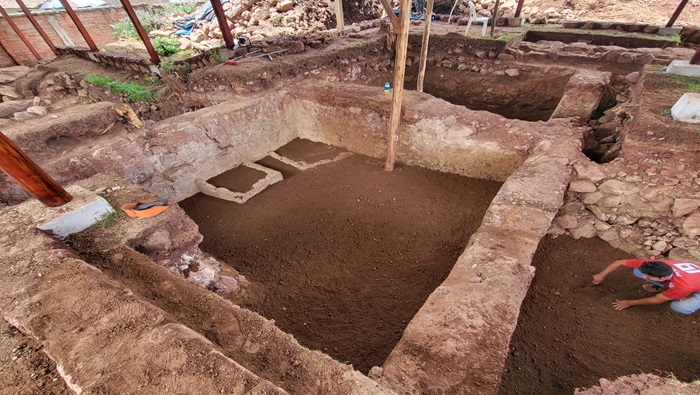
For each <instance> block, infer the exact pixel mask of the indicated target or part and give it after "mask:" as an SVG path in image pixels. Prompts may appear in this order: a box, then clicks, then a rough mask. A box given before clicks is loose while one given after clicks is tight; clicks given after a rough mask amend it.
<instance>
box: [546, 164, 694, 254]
mask: <svg viewBox="0 0 700 395" xmlns="http://www.w3.org/2000/svg"><path fill="white" fill-rule="evenodd" d="M618 161H621V162H622V160H621V159H618ZM619 164H621V165H625V164H624V163H619ZM626 165H627V166H626V167H627V168H628V170H627V171H618V172H617V173H615V174H606V173H607V171H609V170H612V168H606V167H605V166H601V165H598V164H596V163H592V162H580V163H577V164H575V165H574V169H575V171H576V178H575V179H574V180H573V181H572V182H571V183H570V185H569V191H568V195H567V197H566V201H567V203H566V204H565V205H564V206H562V209H561V210H560V213H559V215H558V216H557V218H556V219H555V220H554V222H553V225H552V228H551V229H550V231H549V233H550V234H552V235H559V234H564V233H568V234H570V235H571V236H572V237H574V238H575V239H579V238H581V237H585V238H589V237H594V236H598V237H600V238H601V239H603V240H605V241H607V242H608V243H610V245H612V246H613V247H615V248H620V249H622V250H625V251H628V252H630V253H632V254H635V255H637V256H640V257H641V256H644V257H661V256H662V255H663V256H668V257H669V259H677V260H686V259H689V260H698V259H700V241H699V240H698V236H699V235H700V210H699V208H700V195H698V194H697V193H694V192H693V191H697V188H698V186H700V174H699V173H698V172H697V171H694V170H692V169H687V170H686V169H685V168H684V165H683V164H678V165H676V166H678V170H679V171H678V172H674V175H675V176H674V177H672V176H671V173H670V170H669V169H668V168H667V166H668V164H666V163H664V160H663V159H660V158H649V159H647V160H646V161H645V162H644V165H643V166H640V165H632V164H626ZM619 168H620V167H617V169H619Z"/></svg>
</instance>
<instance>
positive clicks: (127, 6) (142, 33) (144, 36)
mask: <svg viewBox="0 0 700 395" xmlns="http://www.w3.org/2000/svg"><path fill="white" fill-rule="evenodd" d="M120 1H121V3H122V7H123V8H124V11H126V15H127V16H128V17H129V19H131V23H132V24H133V25H134V28H136V33H138V35H139V38H141V42H143V45H144V46H145V47H146V50H147V51H148V54H149V55H150V56H151V61H152V62H153V64H156V65H158V64H160V56H158V53H157V52H156V49H155V48H153V44H152V43H151V39H149V38H148V33H146V29H144V28H143V25H141V21H139V17H138V16H137V15H136V11H134V7H132V6H131V3H130V2H129V0H120ZM212 1H213V0H212Z"/></svg>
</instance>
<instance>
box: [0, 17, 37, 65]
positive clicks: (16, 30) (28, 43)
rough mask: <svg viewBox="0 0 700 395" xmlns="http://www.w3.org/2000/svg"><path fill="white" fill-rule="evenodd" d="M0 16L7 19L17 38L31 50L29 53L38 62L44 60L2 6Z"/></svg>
mask: <svg viewBox="0 0 700 395" xmlns="http://www.w3.org/2000/svg"><path fill="white" fill-rule="evenodd" d="M0 14H2V16H3V18H5V20H6V21H7V23H8V24H9V25H10V27H11V28H12V30H14V32H15V34H16V35H17V37H19V39H20V40H22V42H23V43H24V45H26V46H27V48H29V51H30V52H31V53H32V55H34V57H35V58H36V60H38V61H42V60H44V59H43V58H42V57H41V55H39V52H37V51H36V49H34V47H33V46H32V44H31V43H30V42H29V40H28V39H27V36H25V35H24V33H22V31H21V30H19V27H17V25H16V24H15V21H13V20H12V18H10V16H9V15H7V12H5V9H4V8H2V6H0ZM15 62H16V60H15Z"/></svg>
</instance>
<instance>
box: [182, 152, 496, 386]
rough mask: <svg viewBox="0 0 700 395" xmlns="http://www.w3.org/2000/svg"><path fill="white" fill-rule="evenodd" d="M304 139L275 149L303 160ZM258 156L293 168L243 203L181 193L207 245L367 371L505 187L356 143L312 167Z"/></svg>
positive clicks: (284, 313)
mask: <svg viewBox="0 0 700 395" xmlns="http://www.w3.org/2000/svg"><path fill="white" fill-rule="evenodd" d="M304 147H306V149H309V148H310V147H309V144H299V142H298V141H296V142H294V143H293V144H291V145H288V146H286V147H284V148H283V149H281V150H279V151H278V152H280V153H284V155H286V156H287V157H291V158H292V159H295V160H299V159H303V158H302V157H303V155H301V156H300V155H299V154H300V152H296V153H295V152H294V151H295V150H296V149H304ZM316 148H318V146H316ZM329 149H330V148H329ZM321 151H322V150H321ZM305 152H309V153H311V154H312V155H309V156H313V157H314V158H313V159H314V160H316V159H318V158H320V157H322V156H323V155H320V154H319V150H318V149H315V150H313V149H312V150H311V151H305ZM314 160H307V162H313V161H314ZM259 163H261V164H265V165H267V166H269V167H272V168H275V169H277V170H279V171H281V172H282V173H283V175H284V178H285V179H284V180H283V181H281V182H279V183H277V184H274V185H272V186H271V187H269V188H267V189H266V190H265V191H263V192H262V193H261V194H259V195H257V196H255V197H253V198H252V199H251V200H249V201H248V202H246V203H245V204H242V205H240V204H237V203H232V202H226V201H223V200H219V199H216V198H213V197H210V196H204V195H201V194H198V195H196V196H194V197H192V198H189V199H187V200H184V201H182V202H181V203H180V205H181V207H182V208H184V209H185V211H186V212H187V213H188V214H189V215H190V217H192V218H193V219H194V221H195V222H196V223H197V224H199V226H200V231H201V232H202V234H203V235H204V242H203V243H202V244H201V246H200V247H201V248H202V249H203V250H204V251H206V252H209V253H211V254H212V255H214V256H216V257H218V258H220V259H222V260H224V261H226V262H228V263H230V264H231V266H233V267H234V268H236V269H237V270H238V271H240V272H241V273H242V274H243V275H245V276H246V278H248V280H250V281H251V283H252V285H251V290H250V294H251V297H250V298H248V299H246V300H245V301H237V302H238V303H240V304H241V305H242V306H244V307H248V308H250V309H252V310H254V311H257V312H259V313H260V314H262V315H263V316H265V317H267V318H269V319H274V320H275V322H276V324H277V325H278V326H279V327H280V328H281V329H282V330H284V331H285V332H287V333H291V334H293V335H294V336H295V338H296V339H297V340H299V342H300V343H301V344H303V345H305V346H307V347H309V348H311V349H319V350H322V351H324V352H326V353H327V354H329V355H331V356H332V357H334V358H335V359H336V360H339V361H341V362H348V363H350V364H352V365H353V366H354V367H355V368H356V369H358V370H359V371H361V372H364V373H367V372H368V371H369V369H370V368H371V367H372V366H378V365H381V364H382V363H383V362H384V360H385V359H386V357H387V356H388V354H389V352H390V351H391V350H392V348H393V347H394V346H395V345H396V343H397V342H398V340H399V339H400V337H401V334H402V332H403V330H404V328H405V327H406V325H407V324H408V322H409V321H410V320H411V318H412V317H413V316H414V315H415V313H416V312H417V311H418V309H419V308H420V307H421V305H422V304H423V303H424V301H425V300H426V298H427V297H428V295H429V294H430V293H431V292H432V291H433V290H434V289H435V288H436V287H437V286H438V285H439V284H440V283H441V282H442V281H443V280H444V279H445V277H446V276H447V274H448V273H449V271H450V270H451V268H452V266H453V264H454V263H455V262H456V260H457V257H458V256H459V255H460V253H461V252H462V251H463V250H464V247H465V246H466V244H467V242H468V240H469V237H470V235H471V234H472V233H473V232H474V231H475V230H476V229H477V228H478V227H479V225H480V223H481V219H482V216H483V214H484V212H485V210H486V208H487V207H488V205H489V203H490V201H491V199H492V198H493V196H494V195H495V194H496V192H497V191H498V188H499V186H500V184H499V183H497V182H493V181H485V180H478V179H470V178H466V177H461V176H457V175H453V174H446V173H439V172H435V171H430V170H426V169H422V168H418V167H411V166H404V165H398V166H397V168H396V169H395V170H394V171H393V172H386V171H384V170H383V163H382V162H381V161H379V160H377V159H373V158H369V157H365V156H361V155H355V154H352V155H351V156H349V157H346V158H344V159H341V160H339V161H336V162H332V163H329V164H325V165H321V166H319V167H315V168H312V169H308V170H304V171H299V170H297V169H295V168H292V167H290V166H288V165H284V164H282V163H281V162H278V161H276V160H273V159H271V158H266V159H264V160H262V161H261V162H259ZM234 181H235V180H234Z"/></svg>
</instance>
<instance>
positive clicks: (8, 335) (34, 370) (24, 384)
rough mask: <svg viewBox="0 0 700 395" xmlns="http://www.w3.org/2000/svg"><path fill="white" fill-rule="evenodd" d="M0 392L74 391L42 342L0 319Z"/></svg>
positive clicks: (59, 393) (31, 394) (58, 393)
mask: <svg viewBox="0 0 700 395" xmlns="http://www.w3.org/2000/svg"><path fill="white" fill-rule="evenodd" d="M0 383H2V385H0V394H2V395H10V394H24V395H41V394H54V395H64V394H65V395H68V394H73V391H71V390H70V389H68V387H67V386H66V383H65V382H64V381H63V379H62V378H61V377H60V376H59V375H58V373H57V372H56V364H55V363H54V362H53V361H52V360H51V359H49V357H48V356H47V355H46V354H44V353H43V352H42V351H41V346H40V345H39V344H37V342H35V341H34V340H32V339H30V338H28V337H27V336H25V335H23V334H22V333H21V332H19V331H18V330H17V329H15V328H14V327H12V326H10V325H9V324H8V323H7V322H6V321H5V320H0Z"/></svg>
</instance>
